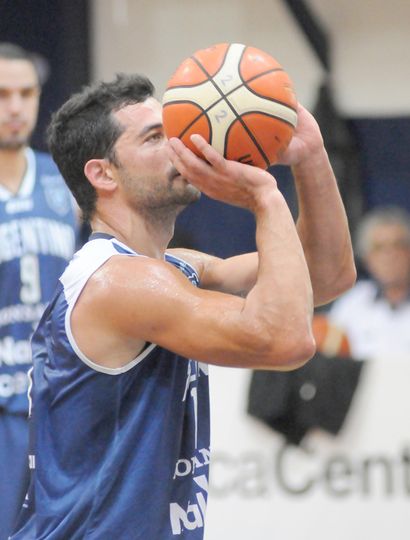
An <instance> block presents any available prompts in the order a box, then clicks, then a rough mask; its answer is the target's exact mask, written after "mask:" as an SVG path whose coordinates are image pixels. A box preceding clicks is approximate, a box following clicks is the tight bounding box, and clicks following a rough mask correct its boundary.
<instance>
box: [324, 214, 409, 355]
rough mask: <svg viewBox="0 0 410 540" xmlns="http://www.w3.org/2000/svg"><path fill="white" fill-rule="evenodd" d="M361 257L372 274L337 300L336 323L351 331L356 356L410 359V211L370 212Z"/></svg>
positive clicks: (360, 236)
mask: <svg viewBox="0 0 410 540" xmlns="http://www.w3.org/2000/svg"><path fill="white" fill-rule="evenodd" d="M356 255H357V257H358V258H359V259H360V261H361V263H362V264H363V266H364V268H365V269H366V270H367V272H368V276H369V277H368V279H363V280H359V281H358V282H357V283H356V285H355V286H354V287H353V289H351V290H350V291H348V292H347V293H345V294H344V295H343V296H342V297H340V298H339V299H338V300H336V301H335V302H334V304H333V306H332V307H331V310H330V313H329V317H330V319H331V321H332V322H333V323H335V324H337V325H338V326H339V327H340V328H341V329H343V330H344V331H345V332H346V334H347V336H348V338H349V341H350V347H351V353H352V356H353V357H355V358H364V359H366V358H374V357H382V356H386V355H388V356H389V357H397V356H400V357H403V355H406V354H407V355H409V357H410V215H409V214H408V213H407V212H406V211H405V210H404V209H401V208H398V207H378V208H376V209H375V210H373V211H371V212H369V213H368V214H367V215H366V216H365V217H364V218H363V220H362V221H361V223H360V224H359V227H358V229H357V234H356Z"/></svg>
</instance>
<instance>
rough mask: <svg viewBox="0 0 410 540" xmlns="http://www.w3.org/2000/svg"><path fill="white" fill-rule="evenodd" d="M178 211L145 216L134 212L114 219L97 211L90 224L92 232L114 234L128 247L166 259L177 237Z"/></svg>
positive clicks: (151, 213)
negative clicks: (169, 248) (172, 239)
mask: <svg viewBox="0 0 410 540" xmlns="http://www.w3.org/2000/svg"><path fill="white" fill-rule="evenodd" d="M178 213H179V212H178V211H175V212H173V213H172V214H171V213H170V212H169V211H168V212H167V214H166V215H165V212H150V214H149V217H148V216H146V215H141V214H135V213H132V214H130V215H128V216H124V215H122V216H113V215H112V213H111V214H110V215H109V216H108V217H107V215H104V214H102V213H101V212H98V211H97V212H96V213H95V216H94V217H93V219H92V221H91V228H92V230H93V232H103V233H107V234H111V235H112V236H114V237H115V238H116V239H117V240H119V241H120V242H123V243H124V244H126V245H127V246H128V247H130V248H131V249H133V250H134V251H136V252H137V253H141V254H142V255H147V256H148V257H153V258H156V259H163V258H164V253H165V250H166V248H167V246H168V244H169V242H170V240H171V238H172V236H173V234H174V226H175V219H176V216H177V214H178Z"/></svg>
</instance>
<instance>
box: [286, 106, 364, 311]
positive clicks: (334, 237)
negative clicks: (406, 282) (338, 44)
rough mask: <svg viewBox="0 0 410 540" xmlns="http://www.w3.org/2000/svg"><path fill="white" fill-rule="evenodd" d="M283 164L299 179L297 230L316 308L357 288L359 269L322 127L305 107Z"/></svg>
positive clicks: (299, 108)
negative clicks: (353, 286)
mask: <svg viewBox="0 0 410 540" xmlns="http://www.w3.org/2000/svg"><path fill="white" fill-rule="evenodd" d="M281 162H282V163H283V164H285V165H290V166H291V167H292V173H293V176H294V179H295V185H296V191H297V197H298V207H299V214H298V220H297V230H298V234H299V237H300V239H301V242H302V245H303V249H304V252H305V257H306V261H307V263H308V266H309V272H310V277H311V280H312V287H313V293H314V301H315V305H320V304H325V303H327V302H330V301H331V300H333V299H334V298H336V297H337V296H338V295H340V294H341V293H342V292H344V291H345V290H346V289H348V288H350V287H351V286H352V285H353V284H354V282H355V279H356V269H355V265H354V258H353V250H352V245H351V239H350V234H349V228H348V223H347V218H346V213H345V209H344V206H343V203H342V200H341V197H340V193H339V189H338V186H337V182H336V178H335V175H334V173H333V170H332V167H331V165H330V162H329V158H328V156H327V152H326V149H325V147H324V144H323V139H322V136H321V133H320V129H319V126H318V125H317V123H316V120H315V119H314V118H313V116H312V115H311V114H310V113H309V112H308V111H307V110H306V109H305V108H304V107H302V106H301V105H299V107H298V127H297V129H296V132H295V135H294V137H293V138H292V141H291V143H290V145H289V147H288V149H287V151H286V153H285V154H284V155H283V156H282V161H281Z"/></svg>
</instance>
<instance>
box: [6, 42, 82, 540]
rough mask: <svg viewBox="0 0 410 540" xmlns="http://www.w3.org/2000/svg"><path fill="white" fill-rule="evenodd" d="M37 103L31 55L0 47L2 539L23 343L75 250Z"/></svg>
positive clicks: (21, 464)
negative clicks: (41, 138)
mask: <svg viewBox="0 0 410 540" xmlns="http://www.w3.org/2000/svg"><path fill="white" fill-rule="evenodd" d="M39 96H40V83H39V77H38V74H37V71H36V69H35V66H34V63H33V61H32V59H31V57H30V55H29V54H28V53H26V52H25V51H24V50H22V49H21V48H20V47H17V46H15V45H11V44H7V43H0V501H1V502H0V540H5V539H6V538H7V537H8V535H9V534H10V533H11V528H12V526H13V523H14V522H15V519H16V517H17V514H18V511H19V509H20V507H21V504H22V502H23V499H24V494H25V492H26V490H27V486H28V463H27V444H28V429H27V413H28V400H27V388H28V377H27V370H28V369H29V367H30V365H31V349H30V343H29V340H30V337H31V334H32V332H33V330H34V326H35V325H37V323H38V321H39V319H40V317H41V314H42V312H43V311H44V308H45V304H46V302H47V301H48V300H49V299H50V297H51V295H52V292H53V291H54V288H55V285H56V283H57V280H58V277H59V276H60V274H61V272H62V271H63V269H64V268H65V266H66V265H67V262H68V260H69V259H70V258H71V256H72V254H73V250H74V233H75V229H74V223H75V221H74V214H73V210H72V203H71V195H70V192H69V191H68V190H67V188H66V186H65V184H64V182H63V180H62V178H61V176H60V175H59V173H58V170H57V167H56V166H55V164H54V163H53V161H52V159H51V158H50V156H49V155H47V154H44V153H39V152H35V151H33V150H32V149H31V148H29V147H28V141H29V138H30V135H31V133H32V131H33V129H34V126H35V123H36V119H37V111H38V106H39Z"/></svg>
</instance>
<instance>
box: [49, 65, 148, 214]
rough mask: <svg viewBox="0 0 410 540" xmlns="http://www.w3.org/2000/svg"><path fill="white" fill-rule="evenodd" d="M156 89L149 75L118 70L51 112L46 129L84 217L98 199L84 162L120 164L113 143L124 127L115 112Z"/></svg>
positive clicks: (92, 210)
mask: <svg viewBox="0 0 410 540" xmlns="http://www.w3.org/2000/svg"><path fill="white" fill-rule="evenodd" d="M154 91H155V89H154V86H153V84H152V83H151V81H150V80H149V79H148V78H147V77H145V76H143V75H126V74H123V73H119V74H117V75H116V78H115V80H113V81H111V82H98V83H95V84H92V85H89V86H86V87H84V88H83V90H82V91H81V92H78V93H76V94H74V95H73V96H72V97H71V98H70V99H69V100H68V101H67V102H66V103H65V104H64V105H63V106H62V107H61V108H60V109H59V110H58V111H57V112H55V113H54V114H53V115H52V118H51V122H50V125H49V127H48V130H47V138H48V145H49V149H50V152H51V155H52V156H53V159H54V161H55V162H56V164H57V166H58V168H59V170H60V172H61V174H62V175H63V177H64V179H65V181H66V184H67V185H68V187H69V188H70V190H71V192H72V194H73V195H74V197H75V199H76V201H77V203H78V205H79V207H80V208H81V210H82V213H83V219H84V220H85V221H88V220H89V219H90V218H91V217H92V215H93V213H94V211H95V204H96V200H97V193H96V191H95V189H94V187H93V186H92V184H91V183H90V182H89V181H88V179H87V177H86V176H85V174H84V166H85V164H86V163H87V161H89V160H90V159H108V160H110V161H111V162H112V163H115V164H117V163H116V156H115V152H114V145H115V143H116V141H117V139H118V137H119V136H120V135H121V134H122V133H123V131H124V128H123V127H122V126H121V125H120V123H119V122H118V121H117V120H116V119H115V118H114V116H113V115H112V113H113V112H115V111H118V110H119V109H121V108H122V107H125V106H126V105H131V104H134V103H140V102H143V101H145V100H146V99H148V98H149V97H151V96H153V94H154Z"/></svg>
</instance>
